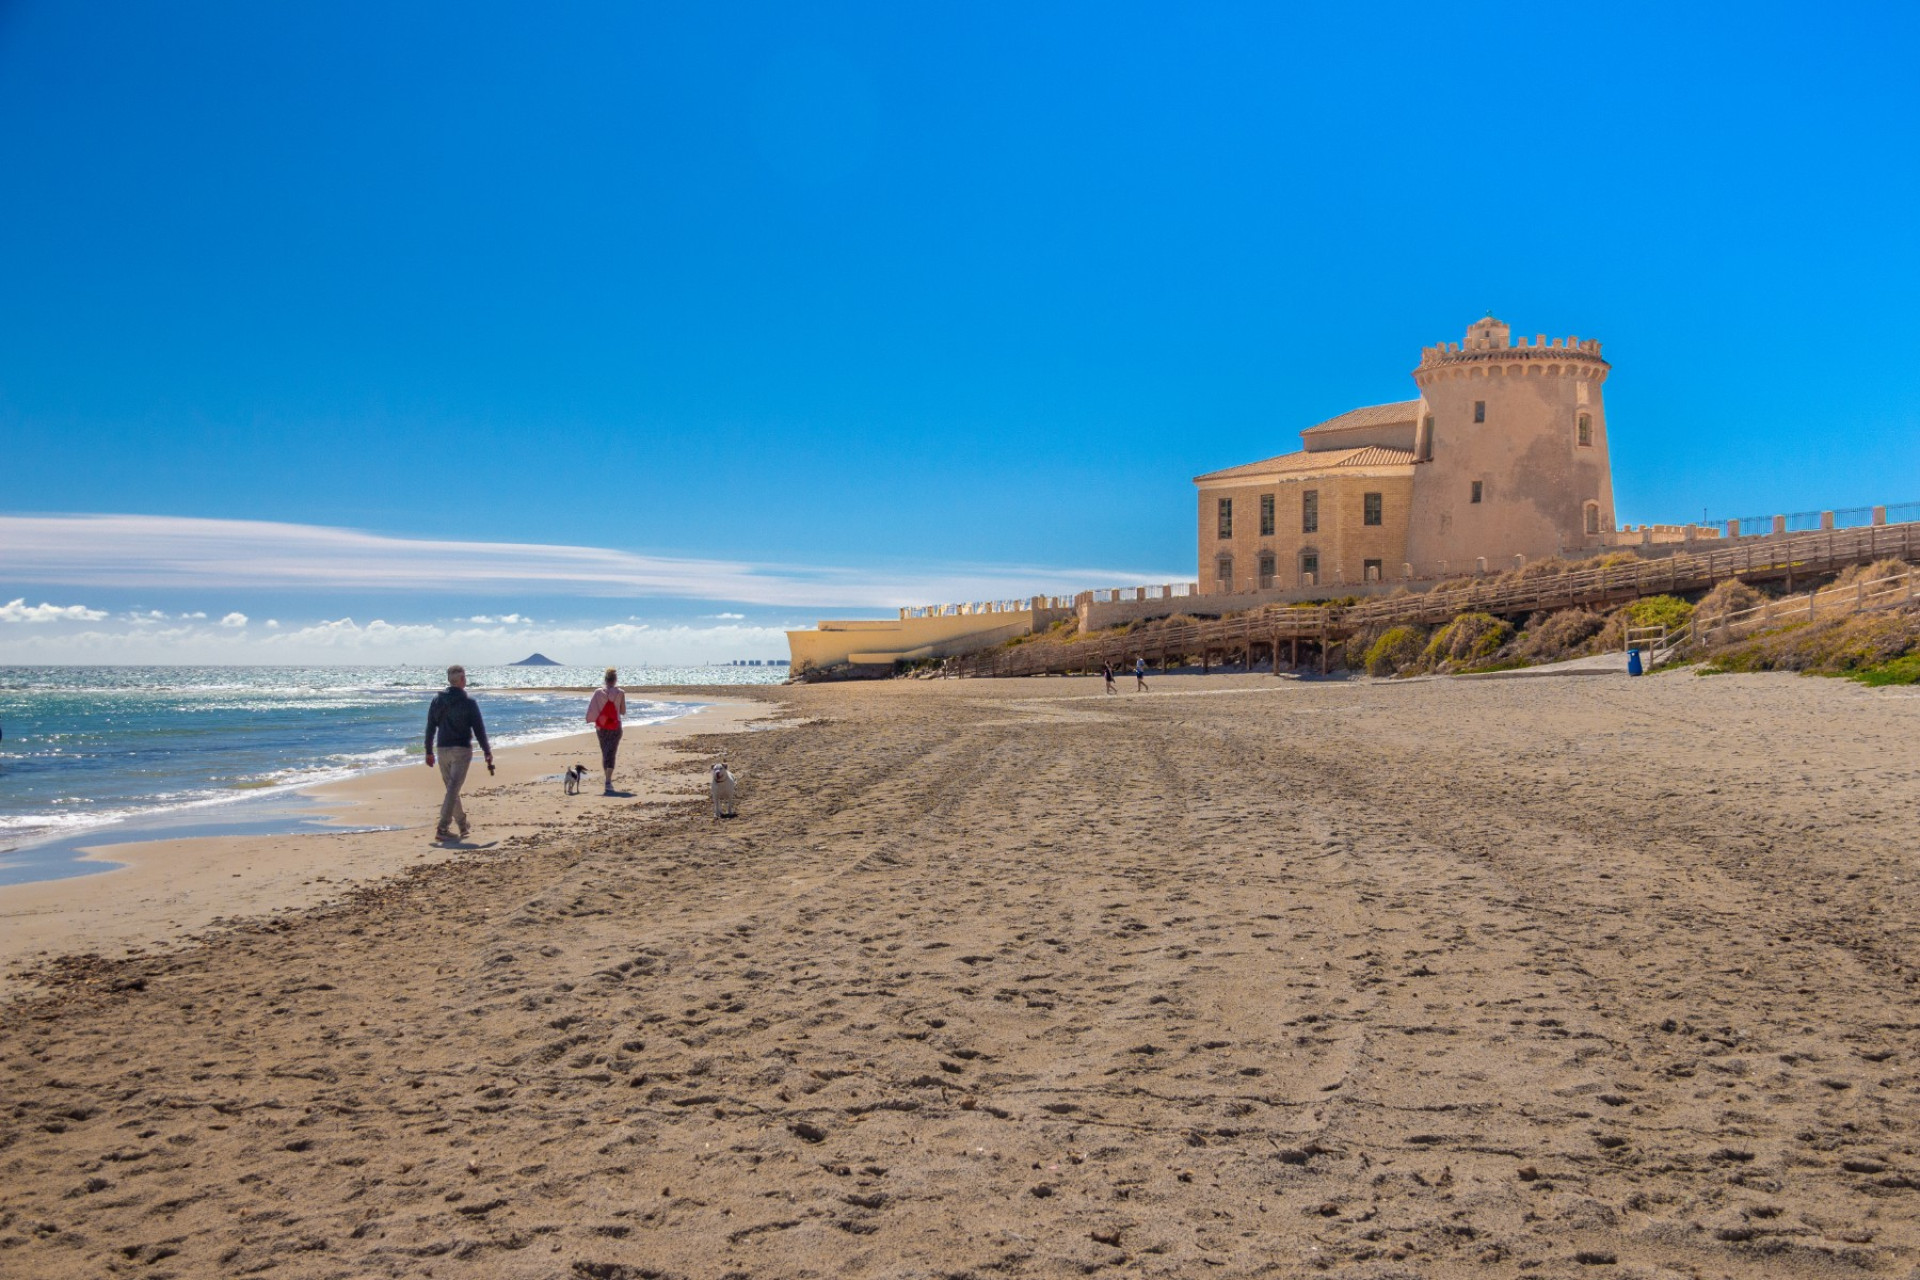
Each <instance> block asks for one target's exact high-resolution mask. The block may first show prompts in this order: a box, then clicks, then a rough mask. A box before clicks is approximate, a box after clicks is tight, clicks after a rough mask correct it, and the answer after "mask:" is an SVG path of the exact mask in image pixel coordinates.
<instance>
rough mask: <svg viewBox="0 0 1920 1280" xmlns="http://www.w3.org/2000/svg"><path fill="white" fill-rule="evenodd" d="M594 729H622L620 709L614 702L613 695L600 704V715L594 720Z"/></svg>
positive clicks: (609, 695)
mask: <svg viewBox="0 0 1920 1280" xmlns="http://www.w3.org/2000/svg"><path fill="white" fill-rule="evenodd" d="M593 727H594V728H596V729H618V728H619V727H620V707H619V704H617V703H616V702H614V700H613V695H612V694H608V695H607V700H606V701H605V702H603V703H601V704H600V714H599V715H597V716H595V717H594V718H593Z"/></svg>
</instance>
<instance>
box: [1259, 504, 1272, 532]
mask: <svg viewBox="0 0 1920 1280" xmlns="http://www.w3.org/2000/svg"><path fill="white" fill-rule="evenodd" d="M1260 536H1261V537H1263V538H1271V537H1272V536H1273V495H1272V494H1270V493H1263V494H1261V495H1260Z"/></svg>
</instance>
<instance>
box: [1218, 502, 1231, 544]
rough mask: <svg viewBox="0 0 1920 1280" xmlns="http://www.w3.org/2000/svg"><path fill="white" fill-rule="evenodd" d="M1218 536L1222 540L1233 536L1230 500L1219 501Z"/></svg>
mask: <svg viewBox="0 0 1920 1280" xmlns="http://www.w3.org/2000/svg"><path fill="white" fill-rule="evenodd" d="M1220 536H1221V537H1223V538H1231V537H1232V536H1233V499H1232V498H1222V499H1220Z"/></svg>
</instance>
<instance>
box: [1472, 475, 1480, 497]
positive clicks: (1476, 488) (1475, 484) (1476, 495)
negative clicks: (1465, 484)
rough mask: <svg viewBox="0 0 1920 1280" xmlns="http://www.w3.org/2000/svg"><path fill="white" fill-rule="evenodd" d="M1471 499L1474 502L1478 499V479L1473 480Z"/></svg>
mask: <svg viewBox="0 0 1920 1280" xmlns="http://www.w3.org/2000/svg"><path fill="white" fill-rule="evenodd" d="M1473 500H1474V501H1475V502H1478V501H1480V482H1479V481H1478V480H1475V481H1474V482H1473Z"/></svg>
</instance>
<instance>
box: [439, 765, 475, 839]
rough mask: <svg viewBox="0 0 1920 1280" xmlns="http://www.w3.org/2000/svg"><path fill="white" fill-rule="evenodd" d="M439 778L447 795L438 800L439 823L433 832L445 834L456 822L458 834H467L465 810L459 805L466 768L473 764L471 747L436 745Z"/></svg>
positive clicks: (465, 780)
mask: <svg viewBox="0 0 1920 1280" xmlns="http://www.w3.org/2000/svg"><path fill="white" fill-rule="evenodd" d="M433 754H434V756H435V757H436V758H437V759H438V760H439V761H440V780H441V781H442V782H444V783H446V784H447V797H446V799H444V800H442V801H441V802H440V825H439V826H438V827H436V828H434V834H436V835H446V834H447V833H449V832H450V831H452V830H453V828H454V825H455V824H456V823H457V824H458V825H459V827H460V834H461V835H465V834H467V811H466V810H465V809H463V808H461V807H460V788H461V787H463V786H465V785H466V782H467V769H468V768H469V767H470V766H471V765H472V764H473V748H472V747H437V748H435V750H434V753H433Z"/></svg>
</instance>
